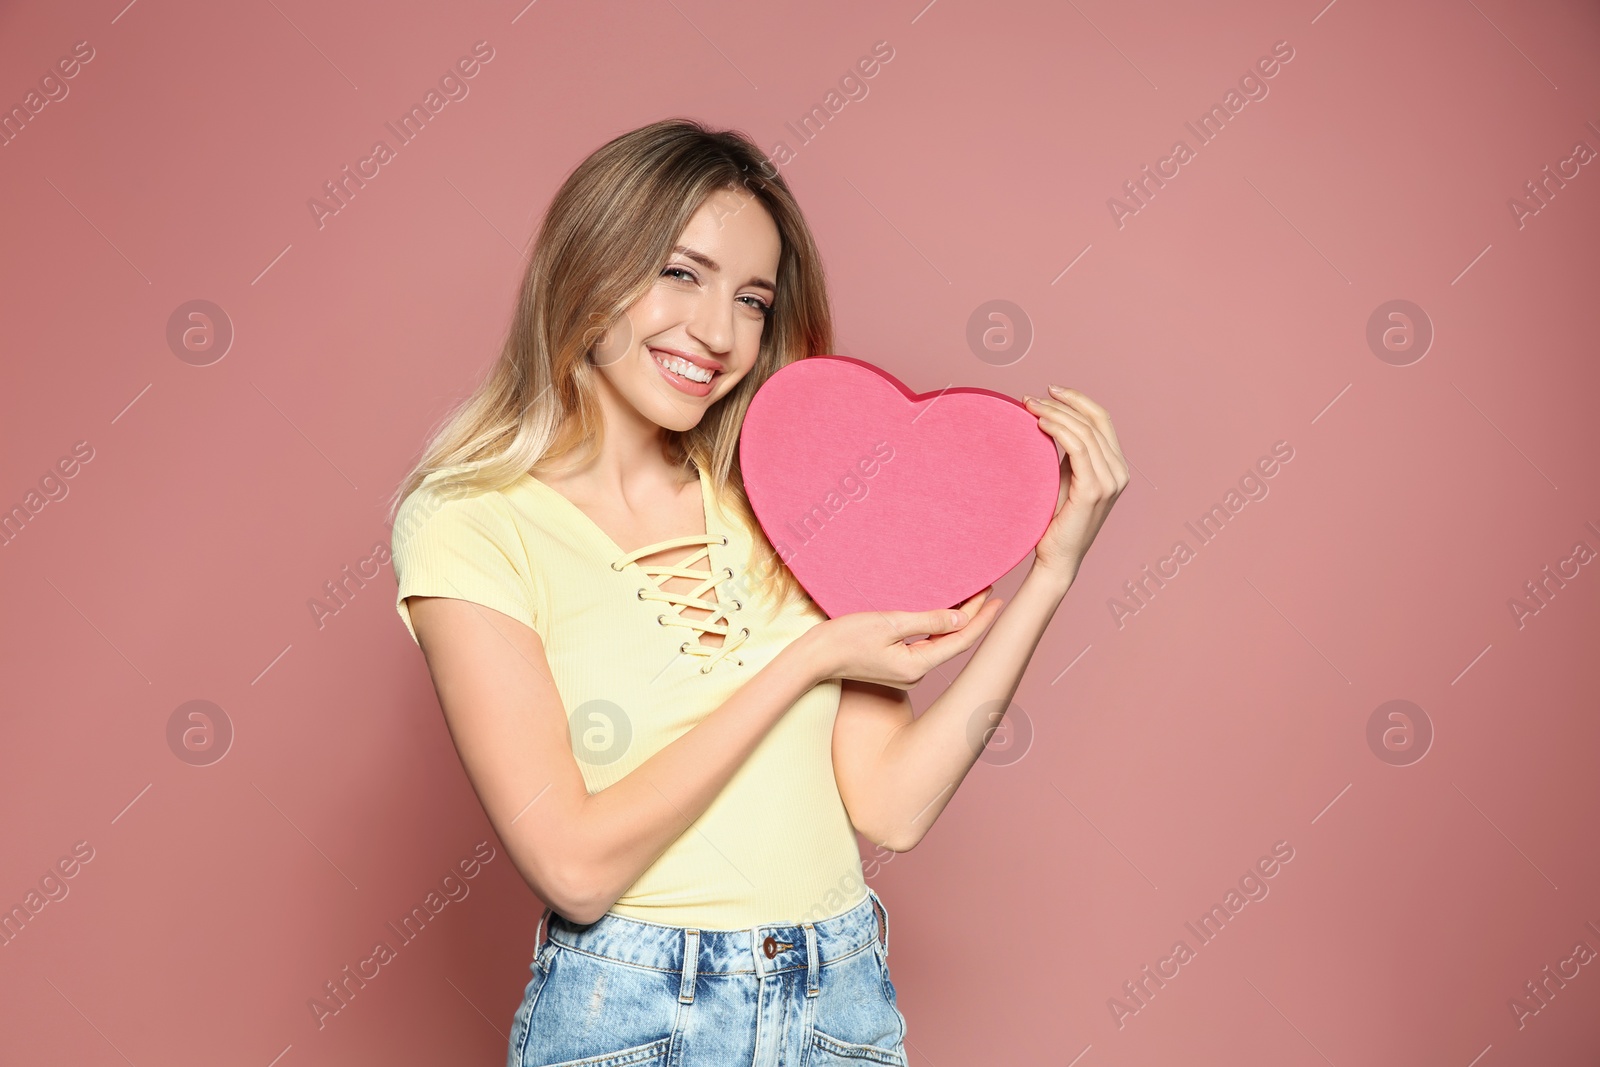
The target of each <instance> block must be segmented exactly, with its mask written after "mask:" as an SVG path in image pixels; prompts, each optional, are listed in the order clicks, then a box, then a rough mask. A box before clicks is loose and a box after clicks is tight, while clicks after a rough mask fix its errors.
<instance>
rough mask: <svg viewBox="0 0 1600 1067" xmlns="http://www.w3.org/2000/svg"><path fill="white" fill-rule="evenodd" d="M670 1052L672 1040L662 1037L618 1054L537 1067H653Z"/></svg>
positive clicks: (613, 1053) (607, 1054)
mask: <svg viewBox="0 0 1600 1067" xmlns="http://www.w3.org/2000/svg"><path fill="white" fill-rule="evenodd" d="M671 1050H672V1038H671V1037H663V1038H660V1039H658V1040H655V1041H650V1042H647V1043H646V1044H643V1045H635V1046H634V1047H633V1048H625V1049H622V1050H621V1051H619V1052H608V1053H604V1054H602V1055H599V1056H585V1057H583V1058H582V1059H576V1060H562V1061H561V1062H560V1063H550V1064H540V1065H539V1067H654V1065H656V1064H662V1063H666V1062H667V1053H668V1052H670V1051H671ZM529 1067H532V1065H529Z"/></svg>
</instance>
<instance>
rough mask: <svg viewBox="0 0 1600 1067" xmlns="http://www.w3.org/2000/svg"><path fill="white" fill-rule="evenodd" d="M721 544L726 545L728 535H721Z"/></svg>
mask: <svg viewBox="0 0 1600 1067" xmlns="http://www.w3.org/2000/svg"><path fill="white" fill-rule="evenodd" d="M722 543H723V544H727V543H728V535H727V534H723V535H722Z"/></svg>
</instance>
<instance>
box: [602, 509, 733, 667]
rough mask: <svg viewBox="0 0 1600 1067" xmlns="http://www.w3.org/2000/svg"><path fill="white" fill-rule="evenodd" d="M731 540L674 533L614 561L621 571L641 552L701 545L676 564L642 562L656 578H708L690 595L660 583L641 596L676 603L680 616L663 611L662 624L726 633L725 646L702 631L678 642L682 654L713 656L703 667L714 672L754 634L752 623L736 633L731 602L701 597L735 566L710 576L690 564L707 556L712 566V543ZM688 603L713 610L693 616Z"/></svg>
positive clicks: (729, 575) (721, 536) (659, 617)
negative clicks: (715, 644)
mask: <svg viewBox="0 0 1600 1067" xmlns="http://www.w3.org/2000/svg"><path fill="white" fill-rule="evenodd" d="M727 543H728V535H727V534H691V535H689V536H687V537H674V538H671V539H670V540H666V541H658V542H656V543H655V544H653V545H645V546H644V547H643V548H638V549H635V550H633V551H632V552H629V553H628V554H627V555H626V556H623V557H622V558H621V559H619V560H615V561H613V562H612V564H611V569H612V570H614V571H620V570H622V568H624V567H626V566H627V565H628V564H629V563H632V562H634V561H635V560H637V559H638V558H639V557H640V556H648V555H651V554H652V553H655V552H660V551H662V550H663V549H668V548H677V547H679V546H680V545H699V546H701V547H700V550H699V551H698V552H695V553H694V554H693V555H691V556H689V557H688V558H687V559H683V560H680V561H679V562H678V563H677V564H676V565H675V566H664V565H661V564H654V563H641V564H639V569H640V570H642V571H644V572H645V574H646V575H648V576H649V577H651V578H652V579H660V578H669V577H672V578H701V579H704V580H703V581H702V582H701V583H700V584H699V585H698V586H696V587H695V588H694V589H693V590H691V591H690V592H689V593H688V595H684V594H681V593H673V592H669V591H668V590H666V589H661V588H659V586H658V587H657V588H655V589H652V590H645V589H643V588H641V589H640V590H639V593H638V596H639V599H640V600H660V601H664V602H666V603H668V604H673V605H675V607H674V608H673V614H674V615H675V616H676V618H673V619H668V618H667V613H666V612H662V613H661V614H660V615H657V616H656V622H657V623H658V624H660V625H662V626H686V627H688V628H690V629H691V630H700V631H703V632H705V633H713V634H721V635H722V647H721V648H713V647H712V646H710V645H707V644H704V643H702V642H701V640H700V637H699V635H698V634H697V635H695V637H694V638H692V639H691V640H688V641H685V642H684V643H683V644H681V645H679V646H678V651H679V652H680V653H682V654H685V655H692V656H708V657H710V662H708V663H706V664H705V666H703V667H701V668H700V673H701V674H708V673H710V671H711V668H713V667H715V666H716V665H717V664H718V663H721V662H722V660H723V659H724V658H726V657H727V656H728V655H729V654H730V653H731V652H733V651H734V650H735V649H736V648H738V647H739V646H740V645H742V644H744V643H745V641H746V640H747V639H748V638H749V636H750V629H749V627H740V628H739V633H738V634H737V636H735V635H733V633H732V630H733V626H732V624H731V623H730V622H729V621H727V615H728V610H729V606H728V605H727V604H725V603H723V602H722V598H721V596H720V594H719V596H718V599H717V600H716V601H715V602H713V601H706V600H702V599H701V597H703V596H704V595H705V594H706V593H707V592H709V591H711V590H712V589H714V588H715V587H716V586H717V585H719V584H721V583H722V582H725V581H727V580H728V579H730V578H732V577H733V569H732V568H731V567H724V568H722V573H721V574H716V573H714V572H713V573H712V574H711V575H709V576H707V574H706V572H705V571H702V570H692V569H690V564H693V563H698V562H699V561H700V559H701V558H702V557H704V558H705V560H706V564H707V566H710V563H711V546H712V545H726V544H727ZM686 607H690V608H701V609H704V610H706V611H709V612H711V614H710V615H709V616H707V617H706V618H704V619H691V618H688V617H686V616H685V615H684V614H683V609H684V608H686ZM742 607H744V605H743V604H742V603H740V602H739V601H738V600H734V601H733V602H732V610H734V611H738V610H739V609H740V608H742ZM734 662H735V663H737V664H739V665H740V666H743V665H744V660H743V659H741V658H738V657H735V658H734Z"/></svg>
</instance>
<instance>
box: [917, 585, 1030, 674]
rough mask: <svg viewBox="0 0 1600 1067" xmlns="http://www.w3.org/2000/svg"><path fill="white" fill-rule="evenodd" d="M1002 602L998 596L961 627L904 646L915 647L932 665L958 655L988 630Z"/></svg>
mask: <svg viewBox="0 0 1600 1067" xmlns="http://www.w3.org/2000/svg"><path fill="white" fill-rule="evenodd" d="M1004 604H1005V601H1003V600H1000V599H998V598H997V599H993V600H990V601H989V602H988V603H986V604H984V605H983V609H982V610H981V611H979V612H978V613H977V614H976V615H974V616H973V618H972V621H971V622H969V623H968V624H967V625H965V626H963V627H962V628H961V629H959V630H956V631H954V632H952V633H947V634H940V635H938V636H930V637H927V638H925V639H923V640H921V641H916V642H913V643H912V644H910V645H908V646H906V647H908V648H912V649H916V650H917V651H918V652H920V653H921V654H922V655H923V656H925V657H926V658H927V659H928V660H930V661H931V662H932V664H933V666H938V665H939V664H941V663H943V662H944V661H945V660H948V659H950V658H951V657H953V656H959V655H960V654H961V653H963V652H965V651H966V650H967V649H969V648H971V647H972V646H973V645H975V644H977V643H978V639H979V638H981V637H982V636H983V635H984V634H985V633H986V632H987V631H988V629H989V625H990V624H991V623H993V622H994V620H995V619H997V618H999V616H1000V608H1001V607H1002V606H1004ZM930 669H931V668H930Z"/></svg>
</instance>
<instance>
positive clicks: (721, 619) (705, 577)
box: [528, 465, 750, 674]
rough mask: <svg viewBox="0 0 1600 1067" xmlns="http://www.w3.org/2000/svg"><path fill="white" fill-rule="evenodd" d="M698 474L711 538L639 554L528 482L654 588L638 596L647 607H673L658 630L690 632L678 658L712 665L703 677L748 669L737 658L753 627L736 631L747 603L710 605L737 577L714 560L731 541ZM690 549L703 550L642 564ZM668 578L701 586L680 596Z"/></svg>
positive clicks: (672, 542) (673, 540) (696, 537)
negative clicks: (695, 611) (726, 667)
mask: <svg viewBox="0 0 1600 1067" xmlns="http://www.w3.org/2000/svg"><path fill="white" fill-rule="evenodd" d="M695 470H696V473H697V474H698V476H699V479H700V503H701V509H702V513H703V515H704V519H705V528H706V532H705V533H703V534H689V535H686V536H684V537H670V538H668V539H667V540H665V541H657V542H655V543H654V544H649V545H645V546H644V547H642V548H636V549H634V550H633V551H632V552H624V551H622V549H621V547H620V546H619V545H618V544H617V543H616V542H615V541H613V540H612V539H611V536H610V535H609V534H607V533H606V532H605V531H604V530H602V529H601V528H600V525H599V523H597V522H595V521H594V520H593V519H591V518H590V517H589V515H588V513H587V512H585V511H584V510H583V509H582V508H580V507H578V505H576V504H574V503H573V502H572V501H571V500H568V499H567V497H566V494H564V493H561V492H559V491H558V490H556V489H555V488H553V487H551V486H549V485H546V484H545V483H544V482H542V481H540V480H539V479H538V478H535V477H534V476H533V475H531V474H530V475H528V478H529V480H531V481H533V482H535V483H536V484H537V485H538V486H539V488H540V489H542V490H543V491H545V492H546V493H548V494H549V495H550V496H553V497H555V499H556V500H557V501H559V502H560V503H559V504H558V505H557V506H558V507H564V508H565V509H567V510H568V512H569V514H570V515H571V516H572V517H573V518H574V520H575V521H577V522H579V523H580V524H581V525H583V526H584V527H586V528H587V530H588V531H589V533H590V536H591V537H592V538H593V539H594V540H595V541H596V542H598V544H600V545H601V546H603V547H604V548H605V550H606V551H607V552H608V553H609V554H610V555H611V556H612V559H611V563H610V565H611V569H612V570H614V571H623V570H626V569H627V568H628V566H629V565H630V564H631V565H633V566H635V567H637V568H638V569H639V570H640V571H641V572H642V573H643V574H644V576H645V578H646V581H647V582H648V585H649V588H646V587H645V586H641V587H639V589H638V590H637V592H636V593H635V595H636V596H637V597H638V599H640V600H642V601H650V600H656V601H660V602H662V603H665V604H669V605H671V606H672V607H671V611H670V612H661V613H659V614H657V615H656V623H657V625H660V626H682V627H685V628H687V629H689V630H690V631H691V632H692V634H693V635H692V636H691V637H690V638H689V639H688V640H686V641H684V642H683V643H682V644H681V645H679V646H678V652H679V654H680V655H688V656H699V657H702V658H704V659H706V661H707V662H706V663H705V664H703V665H702V666H701V667H700V673H701V674H709V673H710V672H711V670H712V669H713V668H714V667H716V665H717V664H719V663H721V662H723V661H724V660H725V659H729V658H730V657H731V660H730V662H732V663H734V664H737V665H740V666H742V665H743V664H744V660H743V658H741V657H739V656H735V655H733V653H734V652H735V651H736V650H737V649H738V648H739V647H740V646H741V645H743V644H744V643H745V642H746V641H747V640H748V639H749V637H750V630H749V628H748V627H743V626H741V627H739V628H738V630H734V628H733V624H732V621H731V620H730V619H729V614H730V613H731V612H737V611H739V610H741V609H742V608H743V607H744V604H743V603H742V602H740V601H739V600H736V599H734V600H730V599H728V598H727V597H724V596H723V595H722V593H721V592H720V591H719V592H718V593H717V599H716V600H715V601H708V600H706V599H704V597H705V595H706V594H707V593H708V592H711V591H712V590H714V589H716V587H717V586H719V585H721V584H722V583H723V582H726V581H729V580H731V579H732V578H733V577H734V572H733V569H732V568H730V567H721V568H718V567H716V566H715V562H714V561H713V560H712V558H711V547H712V546H713V545H721V546H725V545H727V544H728V535H727V534H725V533H719V532H717V528H716V526H715V524H714V521H713V517H712V516H713V507H714V504H713V501H712V499H711V482H710V477H709V476H708V475H707V474H706V472H705V471H704V470H703V469H701V468H700V467H699V466H698V465H697V466H696V468H695ZM690 545H698V546H700V547H699V549H698V550H697V551H695V552H693V553H691V554H690V555H688V556H686V557H685V558H683V559H681V560H679V561H678V562H677V563H675V564H661V563H639V562H637V561H638V560H639V559H640V558H641V557H643V556H650V555H654V554H655V553H657V552H662V551H665V550H666V549H669V548H679V547H685V546H690ZM702 558H703V559H704V560H705V561H706V563H705V565H706V570H698V569H695V568H694V567H693V565H694V564H696V563H698V562H699V561H700V560H701V559H702ZM708 572H709V573H708ZM666 578H699V579H701V582H700V584H699V585H697V586H695V587H694V588H693V589H691V590H689V591H688V592H687V593H678V592H673V591H671V590H668V589H664V588H662V587H661V580H662V579H666ZM686 607H693V608H699V609H702V610H704V611H708V612H710V613H711V614H709V615H707V616H706V617H705V618H703V619H695V618H690V617H689V616H687V615H684V614H683V609H684V608H686ZM702 633H714V634H720V635H721V636H722V644H721V646H720V647H719V646H714V645H708V644H706V643H704V642H703V641H701V640H700V636H701V634H702Z"/></svg>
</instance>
